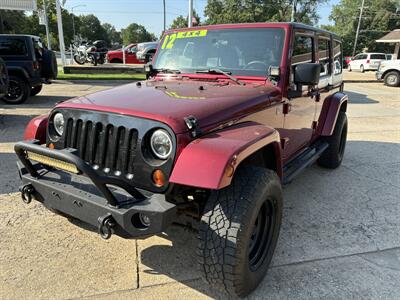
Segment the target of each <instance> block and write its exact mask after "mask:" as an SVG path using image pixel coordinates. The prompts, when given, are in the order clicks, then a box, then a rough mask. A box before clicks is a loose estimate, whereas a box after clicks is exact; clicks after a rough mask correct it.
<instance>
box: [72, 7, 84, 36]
mask: <svg viewBox="0 0 400 300" xmlns="http://www.w3.org/2000/svg"><path fill="white" fill-rule="evenodd" d="M77 7H86V5H85V4H79V5H75V6H73V7H71V14H72V32H73V37H74V41H75V20H74V8H77Z"/></svg>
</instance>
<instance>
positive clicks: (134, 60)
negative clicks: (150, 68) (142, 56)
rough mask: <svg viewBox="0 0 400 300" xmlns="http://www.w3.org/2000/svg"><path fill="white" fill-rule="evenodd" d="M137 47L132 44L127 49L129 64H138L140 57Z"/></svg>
mask: <svg viewBox="0 0 400 300" xmlns="http://www.w3.org/2000/svg"><path fill="white" fill-rule="evenodd" d="M136 52H137V47H136V46H132V47H131V48H129V49H128V50H126V53H125V55H126V63H127V64H137V63H138V59H137V58H136Z"/></svg>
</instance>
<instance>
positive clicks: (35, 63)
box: [32, 61, 40, 70]
mask: <svg viewBox="0 0 400 300" xmlns="http://www.w3.org/2000/svg"><path fill="white" fill-rule="evenodd" d="M32 67H33V69H34V70H39V69H40V65H39V62H38V61H34V62H33V63H32Z"/></svg>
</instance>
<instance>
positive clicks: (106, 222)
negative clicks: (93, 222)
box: [98, 214, 115, 240]
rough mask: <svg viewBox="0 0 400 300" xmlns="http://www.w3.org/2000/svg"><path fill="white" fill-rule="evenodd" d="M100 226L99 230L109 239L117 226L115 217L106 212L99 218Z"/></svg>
mask: <svg viewBox="0 0 400 300" xmlns="http://www.w3.org/2000/svg"><path fill="white" fill-rule="evenodd" d="M98 221H99V228H98V232H99V234H100V236H101V237H102V238H103V239H105V240H108V239H109V238H110V237H111V235H112V234H113V227H114V226H115V222H114V218H113V217H112V216H111V215H110V214H106V215H104V216H102V217H99V218H98Z"/></svg>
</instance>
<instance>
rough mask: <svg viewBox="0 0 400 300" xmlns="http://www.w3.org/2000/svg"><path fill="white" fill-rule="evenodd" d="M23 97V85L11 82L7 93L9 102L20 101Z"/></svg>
mask: <svg viewBox="0 0 400 300" xmlns="http://www.w3.org/2000/svg"><path fill="white" fill-rule="evenodd" d="M21 97H22V88H21V85H20V84H19V83H18V82H17V81H14V80H10V81H9V86H8V91H7V96H6V98H7V100H9V101H18V100H19V99H21Z"/></svg>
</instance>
